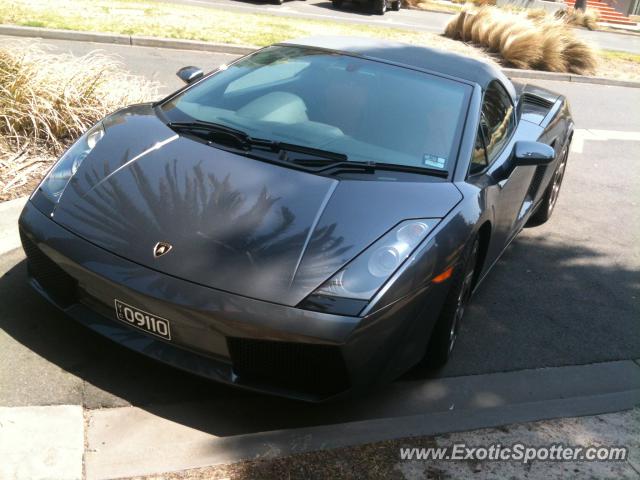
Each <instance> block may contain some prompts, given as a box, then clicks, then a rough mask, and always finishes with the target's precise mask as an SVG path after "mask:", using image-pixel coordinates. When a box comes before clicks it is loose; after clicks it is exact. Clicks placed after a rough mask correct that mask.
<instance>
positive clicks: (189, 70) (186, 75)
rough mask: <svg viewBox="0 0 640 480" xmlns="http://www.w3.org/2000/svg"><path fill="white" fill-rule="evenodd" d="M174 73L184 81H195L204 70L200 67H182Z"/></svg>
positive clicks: (200, 76)
mask: <svg viewBox="0 0 640 480" xmlns="http://www.w3.org/2000/svg"><path fill="white" fill-rule="evenodd" d="M176 75H177V76H178V78H179V79H180V80H182V81H183V82H184V83H191V82H195V81H196V80H198V79H199V78H202V76H203V75H204V72H203V71H202V69H201V68H200V67H193V66H190V67H182V68H181V69H180V70H178V71H177V72H176Z"/></svg>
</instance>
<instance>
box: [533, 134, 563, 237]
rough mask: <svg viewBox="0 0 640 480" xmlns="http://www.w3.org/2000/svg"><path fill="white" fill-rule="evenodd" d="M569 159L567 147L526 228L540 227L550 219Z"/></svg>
mask: <svg viewBox="0 0 640 480" xmlns="http://www.w3.org/2000/svg"><path fill="white" fill-rule="evenodd" d="M568 157H569V145H567V147H566V149H565V150H564V151H563V153H562V157H561V160H560V163H559V164H558V166H557V167H556V170H555V171H554V172H553V175H552V177H551V181H550V182H549V185H548V186H547V189H546V190H545V192H544V195H543V197H542V201H541V202H540V205H538V206H537V207H536V211H535V212H533V214H532V215H531V217H529V220H528V221H527V225H526V226H527V227H537V226H538V225H542V224H543V223H545V222H546V221H547V220H549V219H550V218H551V214H553V209H554V208H555V206H556V203H557V202H558V196H559V195H560V187H561V186H562V180H563V178H564V172H565V170H566V168H567V159H568Z"/></svg>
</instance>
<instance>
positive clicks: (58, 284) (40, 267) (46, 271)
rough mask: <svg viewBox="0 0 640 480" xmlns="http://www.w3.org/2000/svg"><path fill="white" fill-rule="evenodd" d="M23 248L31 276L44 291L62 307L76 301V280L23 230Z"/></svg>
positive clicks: (21, 236) (21, 233)
mask: <svg viewBox="0 0 640 480" xmlns="http://www.w3.org/2000/svg"><path fill="white" fill-rule="evenodd" d="M20 238H21V240H22V247H23V248H24V252H25V253H26V255H27V269H28V271H29V275H31V276H32V277H33V278H35V279H36V280H37V281H38V283H39V284H40V286H41V287H42V288H43V289H44V291H45V292H46V293H47V294H48V295H49V296H50V297H51V298H52V299H53V300H54V301H55V302H56V303H57V304H58V305H59V306H61V307H63V308H66V307H68V306H69V305H71V304H73V303H75V301H76V290H77V288H76V287H77V282H76V280H75V279H74V278H73V277H72V276H71V275H69V274H68V273H67V272H65V271H64V270H63V269H62V268H60V267H59V266H58V265H57V264H56V263H55V262H54V261H53V260H51V259H50V258H49V257H47V256H46V255H45V254H44V253H43V252H42V250H40V249H39V248H38V247H37V246H36V244H35V243H33V241H31V239H29V237H27V236H26V235H25V234H24V232H22V230H21V231H20Z"/></svg>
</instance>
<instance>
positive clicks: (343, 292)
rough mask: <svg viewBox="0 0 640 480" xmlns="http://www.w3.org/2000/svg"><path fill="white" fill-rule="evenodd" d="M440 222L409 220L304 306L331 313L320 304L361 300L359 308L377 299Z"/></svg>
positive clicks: (362, 255)
mask: <svg viewBox="0 0 640 480" xmlns="http://www.w3.org/2000/svg"><path fill="white" fill-rule="evenodd" d="M439 221H440V220H439V219H433V218H429V219H420V220H407V221H404V222H402V223H400V224H398V225H396V227H394V228H393V229H391V230H390V231H388V232H387V233H386V234H384V235H383V236H382V237H381V238H380V239H378V240H377V241H376V242H375V243H373V244H372V245H371V246H370V247H368V248H367V249H366V250H364V251H363V252H362V253H361V254H360V255H358V256H357V257H356V258H355V259H354V260H352V261H351V262H350V263H349V264H347V265H346V266H345V267H344V268H343V269H342V270H340V271H339V272H338V273H336V274H335V275H334V276H333V277H331V278H330V279H329V280H327V281H326V282H325V283H324V284H322V285H321V286H320V287H319V288H318V289H316V291H315V292H313V293H312V294H311V295H310V296H309V298H308V299H307V300H308V301H305V302H303V305H301V307H302V308H311V309H314V310H327V309H326V308H322V307H321V306H320V304H324V305H326V303H327V302H325V300H330V302H331V303H333V304H337V303H339V304H340V305H341V307H342V308H344V307H345V302H343V301H339V302H336V301H335V300H338V299H353V300H359V301H360V302H356V305H360V306H362V305H364V303H363V302H362V301H363V300H365V301H368V300H370V299H371V298H373V296H374V295H375V293H376V292H377V291H378V290H379V289H380V287H382V286H383V285H384V283H385V282H386V281H387V280H388V279H389V277H391V275H392V274H393V273H394V272H395V271H396V270H397V269H398V267H400V265H402V264H403V263H404V261H405V260H406V259H407V258H409V256H410V255H411V253H412V252H413V251H414V250H415V248H416V247H417V246H418V244H420V242H422V240H424V239H425V238H426V237H427V235H428V234H429V232H430V231H431V230H432V229H433V228H434V227H435V226H436V225H437V224H438V222H439ZM331 299H333V300H331ZM354 308H356V307H354ZM331 310H333V308H331ZM350 313H352V314H353V311H351V312H350Z"/></svg>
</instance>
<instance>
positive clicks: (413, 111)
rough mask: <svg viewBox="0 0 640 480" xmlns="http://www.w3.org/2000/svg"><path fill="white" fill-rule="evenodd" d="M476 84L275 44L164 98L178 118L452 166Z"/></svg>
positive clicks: (382, 159) (363, 155) (414, 163)
mask: <svg viewBox="0 0 640 480" xmlns="http://www.w3.org/2000/svg"><path fill="white" fill-rule="evenodd" d="M470 91H471V87H469V86H468V85H466V84H464V83H461V82H457V81H454V80H449V79H445V78H442V77H439V76H435V75H430V74H427V73H424V72H419V71H415V70H412V69H409V68H404V67H398V66H394V65H389V64H386V63H382V62H378V61H372V60H367V59H363V58H359V57H353V56H349V55H344V54H339V53H333V52H327V51H323V50H317V49H310V48H303V47H294V46H274V47H269V48H266V49H263V50H260V51H259V52H256V53H255V54H253V55H250V56H248V57H246V58H244V59H242V60H240V61H238V62H236V63H233V64H232V65H231V66H229V67H223V68H222V69H221V70H220V71H219V72H218V73H216V74H215V75H212V76H210V77H209V78H207V79H206V80H204V81H202V82H200V83H198V84H196V85H194V86H193V87H191V88H188V89H187V90H185V91H184V92H183V93H181V94H179V95H177V96H175V97H173V98H171V99H170V100H168V101H167V102H165V103H164V104H163V105H162V107H161V108H162V110H163V111H164V113H165V115H166V116H167V117H168V118H169V120H170V121H171V122H189V121H205V122H212V123H216V124H221V125H224V126H227V127H232V128H234V129H238V130H242V131H244V132H246V133H247V134H248V135H250V136H251V137H253V138H260V139H267V140H273V141H277V142H283V143H290V144H296V145H303V146H306V147H311V148H316V149H321V150H327V151H331V152H336V153H340V154H344V155H346V156H347V158H348V159H349V161H358V162H379V163H386V164H397V165H406V166H411V167H423V168H428V169H438V170H442V171H447V170H449V169H450V168H451V166H452V163H453V162H454V158H455V155H456V152H457V146H458V143H459V138H460V135H461V130H462V123H463V120H464V116H465V115H464V114H465V112H466V108H467V105H468V101H469V96H470Z"/></svg>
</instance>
